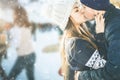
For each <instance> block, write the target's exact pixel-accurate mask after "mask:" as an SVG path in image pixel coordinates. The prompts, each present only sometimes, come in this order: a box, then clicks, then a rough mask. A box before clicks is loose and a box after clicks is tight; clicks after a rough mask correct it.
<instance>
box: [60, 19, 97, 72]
mask: <svg viewBox="0 0 120 80" xmlns="http://www.w3.org/2000/svg"><path fill="white" fill-rule="evenodd" d="M68 37H69V38H72V37H78V38H81V39H83V40H86V41H88V42H89V43H90V44H91V45H92V46H93V47H94V48H95V49H98V48H97V46H96V44H95V43H94V42H93V41H92V40H94V37H93V35H92V34H91V33H90V32H89V30H88V28H87V26H86V25H85V23H83V24H81V25H80V27H75V26H74V25H73V23H72V21H71V20H70V19H69V21H68V24H67V26H66V28H65V32H64V35H63V39H62V43H61V56H62V69H63V71H64V73H66V69H67V66H68V64H67V62H66V53H65V39H66V38H68ZM73 46H75V45H73ZM83 46H84V45H83Z"/></svg>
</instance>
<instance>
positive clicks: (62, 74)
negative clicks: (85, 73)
mask: <svg viewBox="0 0 120 80" xmlns="http://www.w3.org/2000/svg"><path fill="white" fill-rule="evenodd" d="M58 74H59V75H60V76H64V73H63V71H62V67H60V68H59V70H58Z"/></svg>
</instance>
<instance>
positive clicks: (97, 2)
mask: <svg viewBox="0 0 120 80" xmlns="http://www.w3.org/2000/svg"><path fill="white" fill-rule="evenodd" d="M80 1H81V3H82V4H84V5H86V6H88V7H90V8H92V9H95V10H107V8H108V7H109V5H110V2H109V0H80Z"/></svg>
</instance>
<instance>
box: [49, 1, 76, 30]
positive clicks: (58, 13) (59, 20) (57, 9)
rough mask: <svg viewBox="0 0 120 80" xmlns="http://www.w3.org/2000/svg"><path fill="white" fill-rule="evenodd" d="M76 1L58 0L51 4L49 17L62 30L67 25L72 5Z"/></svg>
mask: <svg viewBox="0 0 120 80" xmlns="http://www.w3.org/2000/svg"><path fill="white" fill-rule="evenodd" d="M77 1H78V0H58V1H56V2H55V3H54V4H53V6H52V14H51V15H52V16H51V18H52V19H53V21H54V22H55V23H56V24H57V25H59V27H60V28H61V29H62V30H64V29H65V27H66V26H67V23H68V20H69V17H70V13H71V11H72V9H73V5H74V4H75V2H77ZM50 13H51V12H50Z"/></svg>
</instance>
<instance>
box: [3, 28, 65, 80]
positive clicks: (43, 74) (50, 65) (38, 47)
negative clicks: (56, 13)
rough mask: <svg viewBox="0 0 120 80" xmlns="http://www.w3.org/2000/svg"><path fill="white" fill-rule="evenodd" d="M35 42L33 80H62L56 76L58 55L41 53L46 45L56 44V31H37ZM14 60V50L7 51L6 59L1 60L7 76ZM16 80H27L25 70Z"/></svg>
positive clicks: (55, 53) (58, 61)
mask: <svg viewBox="0 0 120 80" xmlns="http://www.w3.org/2000/svg"><path fill="white" fill-rule="evenodd" d="M36 36H37V41H36V42H34V46H35V52H36V55H37V59H36V63H35V80H63V78H62V77H61V76H59V75H58V69H59V67H60V54H59V52H54V53H43V52H42V48H44V47H45V46H47V45H50V44H55V43H58V34H57V31H54V30H53V31H50V32H44V33H42V32H39V31H37V34H36ZM15 60H16V51H15V49H14V48H9V49H8V58H7V59H4V60H3V63H2V65H3V67H4V69H5V71H6V73H7V74H9V72H10V69H11V68H12V66H13V64H14V62H15ZM17 80H27V78H26V74H25V70H23V71H22V72H21V74H20V75H19V76H18V77H17Z"/></svg>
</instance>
